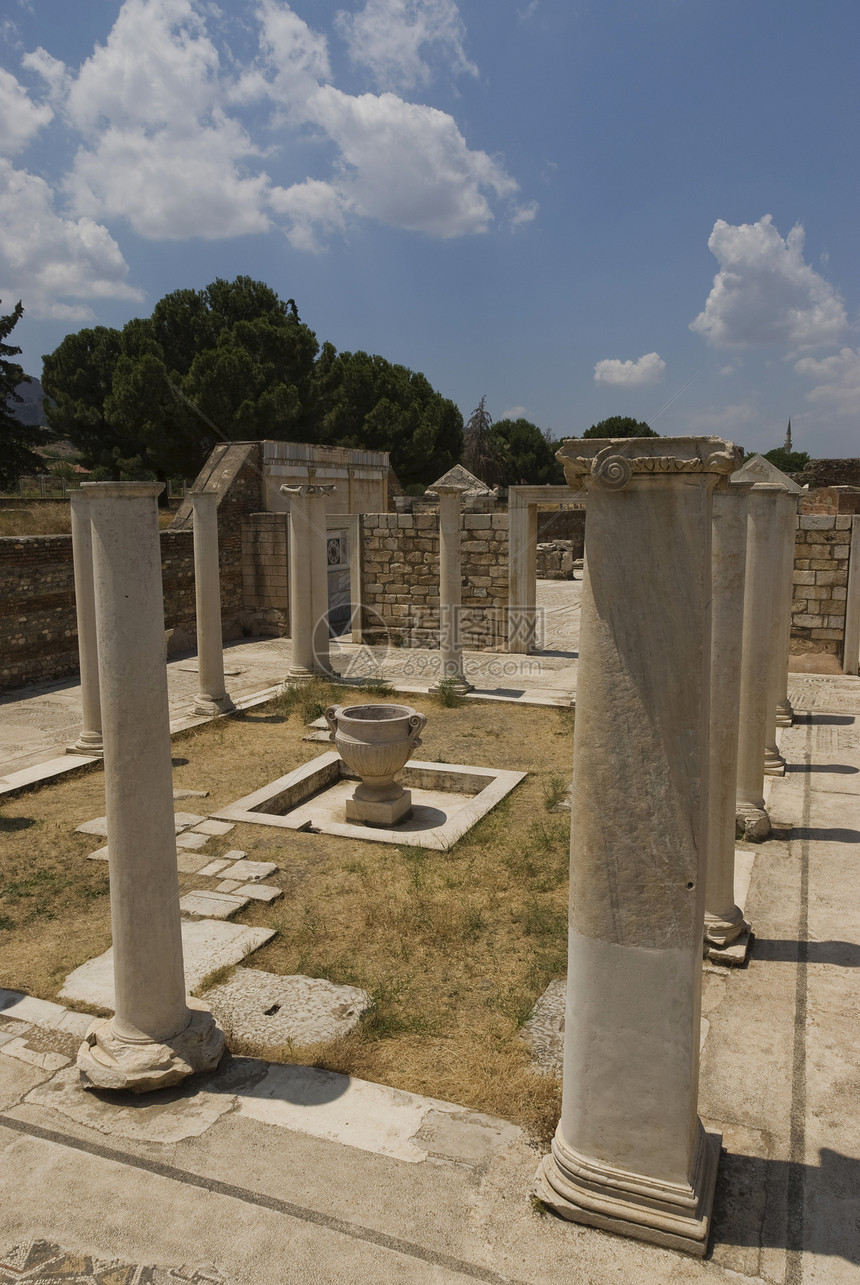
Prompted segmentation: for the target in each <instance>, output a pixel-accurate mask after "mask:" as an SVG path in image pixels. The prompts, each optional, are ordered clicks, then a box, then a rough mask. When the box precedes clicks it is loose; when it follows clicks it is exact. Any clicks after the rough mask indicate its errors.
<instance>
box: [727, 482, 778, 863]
mask: <svg viewBox="0 0 860 1285" xmlns="http://www.w3.org/2000/svg"><path fill="white" fill-rule="evenodd" d="M782 493H783V490H782V487H781V486H780V485H779V483H777V482H756V483H755V485H754V486H753V487H752V489H751V491H750V495H749V521H748V526H747V561H746V589H745V593H744V629H743V660H742V663H741V696H740V722H739V724H738V782H737V799H736V805H737V810H736V822H737V827H738V830H739V832H740V833H742V834H743V836H744V838H746V839H751V840H753V841H754V842H758V841H760V840H761V839H766V838H767V836H768V835H769V834H770V818H769V816H768V814H767V812H766V810H765V806H764V766H765V743H766V741H767V736H768V729H769V727H770V724H771V720H772V719H773V721H775V718H776V709H775V706H774V711H773V715H771V696H772V691H773V689H772V683H771V669H772V667H771V654H772V648H773V646H774V636H773V623H774V614H775V613H774V594H773V585H774V574H775V567H774V560H775V559H774V532H775V522H774V516H775V514H776V506H777V503H778V501H779V496H780V494H782Z"/></svg>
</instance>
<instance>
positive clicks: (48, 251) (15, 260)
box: [0, 160, 143, 322]
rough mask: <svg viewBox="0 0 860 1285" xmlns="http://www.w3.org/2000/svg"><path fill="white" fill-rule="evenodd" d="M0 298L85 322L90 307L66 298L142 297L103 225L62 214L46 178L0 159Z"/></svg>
mask: <svg viewBox="0 0 860 1285" xmlns="http://www.w3.org/2000/svg"><path fill="white" fill-rule="evenodd" d="M0 228H2V235H0V298H4V299H5V298H12V297H14V298H15V299H22V300H23V302H24V307H25V309H26V310H27V312H28V313H30V314H31V315H32V316H34V317H42V318H50V319H53V320H62V321H69V322H76V321H77V322H80V321H89V320H92V318H93V315H94V314H93V312H92V309H91V308H89V307H87V306H85V305H82V304H80V303H77V302H76V303H69V302H65V301H66V300H69V299H71V300H80V299H133V300H140V299H142V298H143V292H142V291H141V290H136V289H134V288H133V287H132V286H130V285H129V284H128V282H127V281H126V276H127V275H128V265H127V264H126V262H125V260H124V258H123V256H122V254H121V252H120V249H119V246H118V245H117V243H116V242H115V241H114V239H113V237H111V235H110V234H109V232H108V230H107V228H105V227H102V226H101V225H100V224H98V223H96V222H94V220H92V219H88V218H83V219H66V218H63V217H62V216H60V215H58V214H57V212H56V210H55V209H54V198H53V193H52V192H51V189H50V188H49V187H48V185H47V183H46V182H45V181H44V180H43V179H41V178H39V177H38V176H37V175H35V174H29V173H27V171H26V170H16V169H14V168H13V166H12V165H11V164H10V162H9V161H6V160H0Z"/></svg>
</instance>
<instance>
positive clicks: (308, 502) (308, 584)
mask: <svg viewBox="0 0 860 1285" xmlns="http://www.w3.org/2000/svg"><path fill="white" fill-rule="evenodd" d="M334 489H335V488H334V486H329V485H306V484H302V485H299V486H282V487H281V494H282V495H285V496H287V498H288V500H289V502H290V552H289V559H290V644H291V648H292V663H291V665H290V672H289V676H290V678H291V679H298V678H311V677H313V675H314V674H328V673H330V672H331V662H330V659H329V633H328V560H327V557H326V524H325V514H326V504H325V497H326V496H328V495H333V494H334Z"/></svg>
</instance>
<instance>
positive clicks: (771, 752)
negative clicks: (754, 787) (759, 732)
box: [764, 745, 785, 776]
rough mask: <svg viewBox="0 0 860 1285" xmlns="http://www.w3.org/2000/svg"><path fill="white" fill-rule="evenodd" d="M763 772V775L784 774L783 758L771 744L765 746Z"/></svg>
mask: <svg viewBox="0 0 860 1285" xmlns="http://www.w3.org/2000/svg"><path fill="white" fill-rule="evenodd" d="M764 774H765V776H785V759H784V758H783V757H782V755H781V754H780V752H779V750H777V749H776V748H775V747H774V746H772V745H769V746H767V747H766V748H765V752H764Z"/></svg>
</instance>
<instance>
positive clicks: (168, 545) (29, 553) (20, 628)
mask: <svg viewBox="0 0 860 1285" xmlns="http://www.w3.org/2000/svg"><path fill="white" fill-rule="evenodd" d="M161 555H162V563H161V567H162V577H163V583H164V623H165V626H166V628H168V629H173V630H174V635H173V637H172V638H171V640H170V643H171V650H172V651H176V650H181V649H182V640H183V638H186V639H187V638H188V637H189V636H190V637H191V638H193V637H194V636H195V615H194V546H193V539H192V536H191V533H190V532H183V531H178V532H177V531H162V532H161ZM77 669H78V628H77V620H76V617H75V575H74V566H73V564H72V537H71V536H70V535H29V536H4V537H3V538H0V691H7V690H9V689H10V688H14V687H24V686H26V685H27V684H28V683H41V682H47V681H48V680H50V679H54V678H62V677H64V676H65V675H66V674H74V673H76V672H77Z"/></svg>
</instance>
